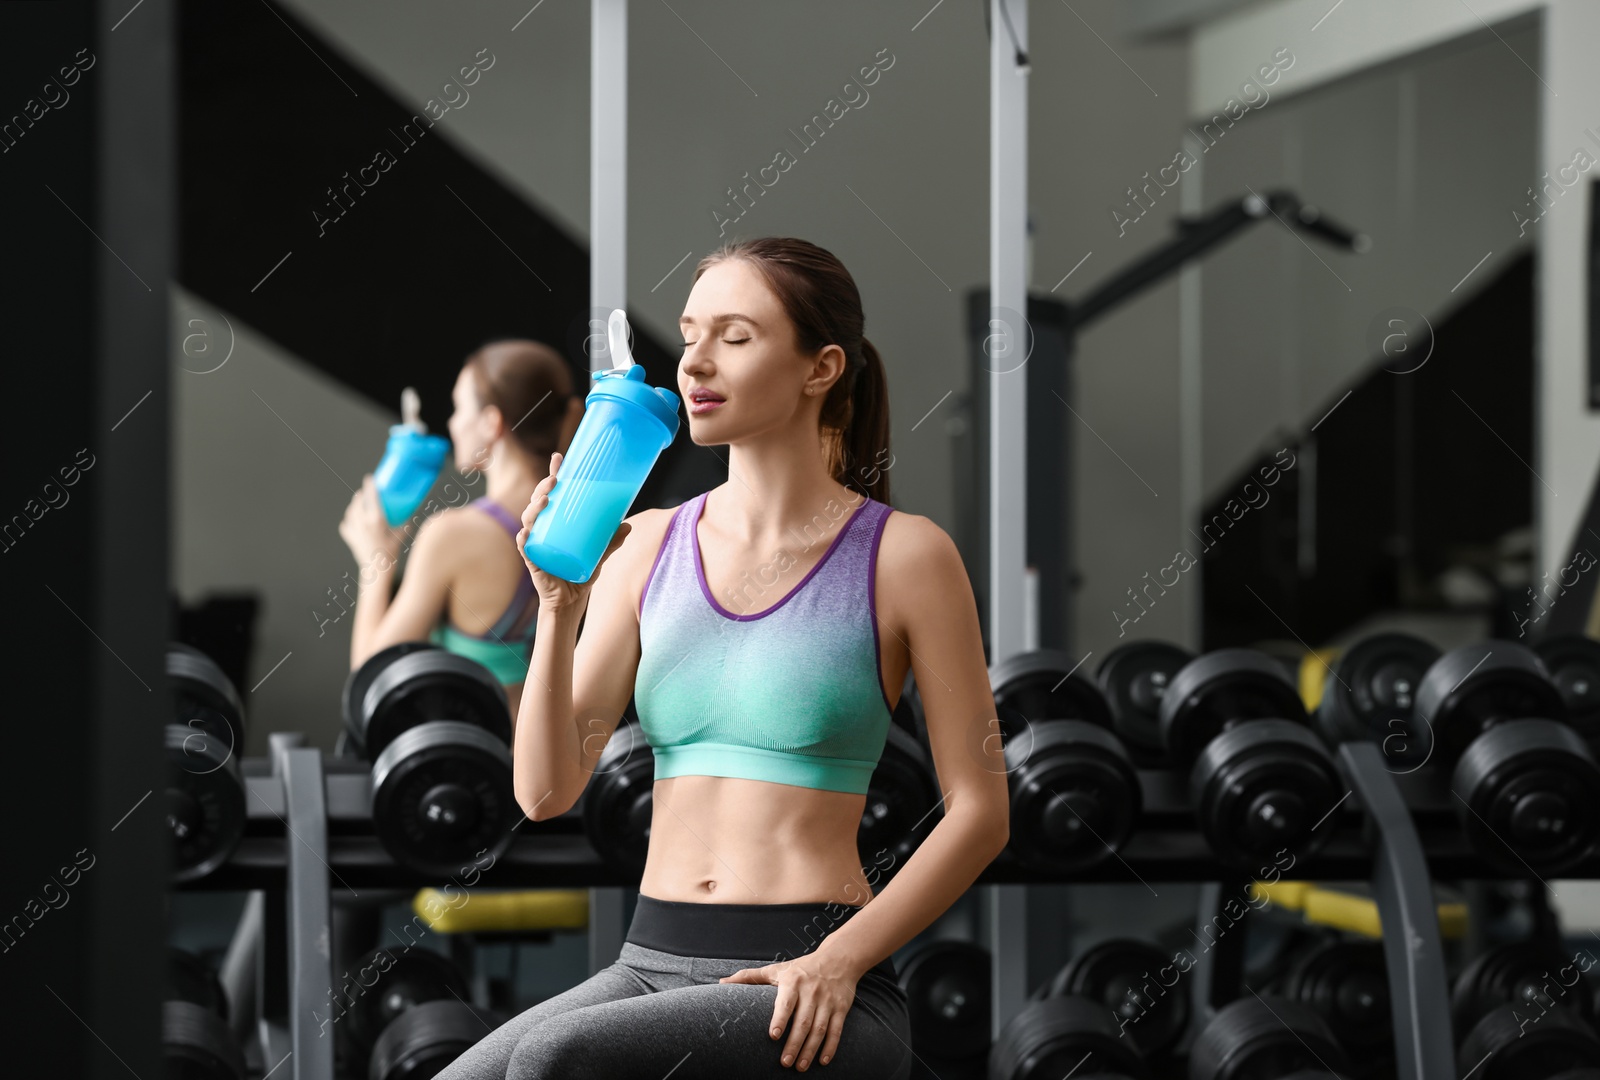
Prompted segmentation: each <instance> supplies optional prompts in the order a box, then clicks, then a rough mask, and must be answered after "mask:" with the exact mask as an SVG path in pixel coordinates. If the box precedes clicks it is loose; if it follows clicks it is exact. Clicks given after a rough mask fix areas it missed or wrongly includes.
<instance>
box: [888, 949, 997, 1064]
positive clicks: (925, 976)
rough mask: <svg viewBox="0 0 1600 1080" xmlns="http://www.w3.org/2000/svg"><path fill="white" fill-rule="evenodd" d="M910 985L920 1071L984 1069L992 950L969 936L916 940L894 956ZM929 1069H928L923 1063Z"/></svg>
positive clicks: (908, 996)
mask: <svg viewBox="0 0 1600 1080" xmlns="http://www.w3.org/2000/svg"><path fill="white" fill-rule="evenodd" d="M895 971H896V973H897V976H898V981H899V983H900V988H901V989H902V990H904V991H905V995H906V1010H907V1014H908V1016H909V1019H910V1026H911V1046H912V1048H913V1049H914V1050H915V1051H916V1054H917V1058H918V1059H920V1060H919V1064H918V1072H917V1073H916V1074H915V1075H919V1076H920V1075H930V1076H938V1077H941V1078H946V1080H953V1078H954V1077H956V1076H978V1075H981V1072H982V1068H983V1066H984V1063H985V1062H986V1061H987V1060H988V1056H989V1042H990V1039H989V1023H990V1010H991V1001H992V998H991V993H992V983H993V976H992V971H991V963H990V955H989V950H987V949H985V948H983V947H982V946H980V945H975V944H973V943H971V942H968V941H956V940H950V939H927V938H924V939H923V940H920V941H917V942H915V943H913V944H911V945H909V946H907V948H906V950H905V951H904V952H903V953H902V954H901V955H900V956H899V957H897V958H896V959H895ZM924 1068H925V1069H926V1070H929V1071H928V1072H927V1073H926V1074H924V1073H923V1072H922V1070H923V1069H924Z"/></svg>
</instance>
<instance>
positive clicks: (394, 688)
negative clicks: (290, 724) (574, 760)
mask: <svg viewBox="0 0 1600 1080" xmlns="http://www.w3.org/2000/svg"><path fill="white" fill-rule="evenodd" d="M415 645H417V643H415V642H408V643H406V644H405V645H397V646H393V647H391V648H389V649H385V650H383V651H382V652H380V653H377V654H375V655H374V656H372V657H371V658H369V659H368V660H367V662H366V663H364V664H362V665H361V667H360V668H359V669H357V671H356V672H355V674H354V676H353V677H352V679H351V680H350V682H349V683H347V685H346V690H347V692H350V694H353V687H355V686H363V685H364V686H365V691H364V692H363V693H362V694H361V698H360V704H359V705H357V706H355V708H356V713H355V730H354V731H352V733H351V735H352V739H353V740H354V741H355V743H356V745H357V746H358V747H359V748H360V750H361V752H362V754H363V756H364V757H365V758H366V759H367V760H368V761H370V762H371V763H372V825H373V829H374V831H375V832H376V833H377V835H378V839H379V841H380V842H381V843H382V844H383V846H384V849H385V850H387V851H388V852H389V854H390V855H392V856H393V857H394V859H395V861H397V862H399V863H402V864H404V865H406V866H408V867H411V868H412V869H415V870H417V871H419V872H421V873H425V874H438V875H448V874H450V873H451V872H453V871H454V870H456V868H458V867H459V866H461V864H462V863H463V862H465V861H471V860H473V859H478V858H481V857H482V856H483V854H484V853H485V852H488V853H489V855H490V857H491V858H493V857H498V856H499V855H500V854H501V853H502V852H503V851H504V850H505V848H506V846H507V845H508V844H509V843H510V841H511V830H512V829H513V828H514V827H515V825H516V823H517V822H518V820H519V819H520V818H521V817H522V812H521V809H520V808H519V807H518V806H517V802H516V797H515V795H514V793H513V789H512V781H511V751H510V749H509V747H508V745H507V744H508V743H509V742H510V739H511V713H510V710H509V709H508V708H507V706H506V698H505V691H504V690H503V689H502V688H501V686H500V684H499V682H498V681H497V680H496V679H495V677H494V676H493V674H491V673H490V672H489V670H488V669H487V668H485V667H484V666H483V665H482V664H479V663H478V662H476V661H474V660H470V659H468V658H467V657H464V656H459V655H457V654H455V653H451V652H446V651H445V650H443V649H439V648H435V647H433V646H424V647H421V648H416V647H412V646H415ZM347 696H349V695H348V694H347Z"/></svg>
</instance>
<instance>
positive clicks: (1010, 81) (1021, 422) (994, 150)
mask: <svg viewBox="0 0 1600 1080" xmlns="http://www.w3.org/2000/svg"><path fill="white" fill-rule="evenodd" d="M988 2H989V4H990V12H989V15H990V18H989V25H990V34H989V281H990V304H991V305H992V308H991V311H990V313H989V330H990V335H989V341H990V342H992V347H991V346H988V345H986V347H985V350H986V354H987V356H988V358H989V368H990V370H989V373H988V376H987V377H988V378H989V380H990V393H989V553H990V554H989V627H990V630H989V634H990V636H989V641H990V657H989V659H990V663H991V664H997V663H1000V662H1001V661H1002V660H1004V659H1006V658H1007V657H1009V656H1012V655H1014V654H1016V653H1018V652H1021V651H1023V650H1024V649H1025V648H1026V627H1025V623H1026V614H1025V611H1026V609H1025V606H1024V587H1023V578H1024V572H1025V569H1024V564H1025V562H1026V555H1027V552H1026V543H1027V507H1026V505H1025V503H1026V492H1027V490H1028V486H1027V480H1028V477H1027V472H1026V461H1025V455H1024V452H1023V451H1024V448H1025V447H1026V446H1027V427H1026V424H1027V411H1026V404H1027V403H1026V396H1025V392H1026V390H1027V372H1026V371H1025V370H1024V364H1025V361H1026V357H1027V350H1028V349H1029V348H1030V347H1031V345H1032V333H1031V331H1030V329H1029V327H1028V325H1027V311H1028V281H1027V229H1028V78H1027V67H1026V66H1025V65H1024V64H1022V63H1020V62H1019V54H1022V55H1026V53H1027V49H1028V0H988ZM989 889H990V890H991V891H990V896H989V905H988V910H989V912H990V918H989V920H988V930H989V938H990V942H989V944H990V948H989V952H990V956H991V962H992V964H993V967H994V1015H993V1018H992V1020H993V1034H994V1037H995V1038H999V1035H1000V1029H1001V1027H1002V1026H1003V1025H1004V1023H1005V1021H1006V1020H1008V1019H1010V1018H1011V1017H1012V1016H1014V1015H1016V1013H1017V1012H1018V1011H1019V1010H1021V1008H1022V1007H1023V1005H1024V1004H1025V1002H1026V1000H1027V978H1028V973H1027V969H1026V964H1025V962H1024V960H1025V957H1026V953H1025V951H1024V950H1022V949H1020V948H1019V947H1018V946H1019V942H1018V940H1017V939H1016V935H1017V934H1024V935H1025V934H1026V932H1027V919H1026V915H1027V894H1026V891H1025V889H1024V888H1023V887H1011V888H1006V887H1004V886H998V885H993V886H989ZM1002 889H1004V890H1005V891H1004V892H1002V891H1001V890H1002Z"/></svg>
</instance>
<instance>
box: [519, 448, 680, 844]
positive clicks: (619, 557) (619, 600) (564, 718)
mask: <svg viewBox="0 0 1600 1080" xmlns="http://www.w3.org/2000/svg"><path fill="white" fill-rule="evenodd" d="M559 468H560V461H559V455H557V456H556V458H555V459H554V460H553V461H552V468H551V473H550V475H549V476H548V477H547V478H546V479H544V480H542V481H540V483H539V486H538V487H536V488H535V489H534V493H533V499H532V501H531V502H529V504H528V508H527V509H526V510H525V511H524V512H523V515H522V521H523V528H522V532H521V533H520V534H519V535H518V537H517V550H518V551H519V552H520V551H522V550H523V545H524V544H525V543H526V542H527V534H528V530H529V528H530V527H531V526H532V524H533V519H534V518H535V517H536V516H537V515H538V513H539V511H540V510H541V509H543V508H544V506H545V502H546V499H547V496H548V493H549V490H550V489H551V488H552V487H554V486H555V475H556V472H557V471H558V470H559ZM644 513H650V511H644ZM641 516H642V514H637V515H635V516H634V517H633V518H630V519H629V520H628V521H625V522H623V524H622V525H621V527H620V528H618V530H617V533H616V535H615V536H614V537H613V538H612V540H611V544H610V545H609V546H608V547H607V548H606V553H605V555H604V556H602V557H601V560H600V563H599V565H598V566H597V567H596V569H595V573H594V575H593V576H591V578H590V579H589V581H588V582H585V583H583V584H581V585H578V584H573V583H572V582H568V581H563V580H561V579H560V578H556V577H552V576H551V575H549V574H546V573H545V572H544V571H543V570H540V569H539V568H538V567H536V566H534V565H533V564H532V563H528V570H529V573H530V574H531V575H532V577H533V582H534V587H535V588H536V589H537V590H538V592H539V615H538V624H537V627H536V629H535V631H534V637H533V655H532V656H531V657H530V660H529V664H528V678H527V681H526V682H525V683H524V684H523V689H522V704H521V707H520V709H519V710H518V715H517V726H516V732H515V734H514V736H513V738H512V747H511V758H512V785H513V791H514V793H515V795H516V799H517V804H518V805H519V806H521V807H522V810H523V813H525V814H527V816H528V817H529V818H531V819H532V820H534V821H545V820H548V819H550V818H553V817H559V816H560V815H561V814H564V813H566V812H567V811H568V810H569V809H571V808H572V806H573V805H574V804H575V803H576V802H577V801H578V796H579V795H581V794H582V793H583V789H584V786H585V785H586V784H587V783H588V782H589V777H590V776H591V775H593V773H594V768H595V763H596V762H597V761H598V760H599V758H600V753H601V751H603V750H604V749H605V746H606V743H607V742H608V741H609V740H610V738H611V733H612V732H613V731H615V730H616V727H617V724H618V722H619V721H620V720H621V719H622V713H623V711H624V710H625V709H626V708H627V706H628V701H629V699H630V698H631V697H632V696H633V680H634V675H635V673H636V672H637V670H638V666H639V623H638V620H637V619H636V618H635V617H634V614H633V611H632V607H631V604H630V602H629V599H628V593H629V591H630V590H629V584H630V582H631V580H632V578H633V577H634V576H635V575H634V574H632V573H631V572H630V569H631V568H632V567H633V566H634V564H635V563H636V562H637V559H636V558H635V557H634V556H636V555H637V554H638V552H637V551H635V550H632V549H634V548H640V547H642V545H641V544H640V543H637V542H636V543H634V544H632V545H629V544H628V543H627V542H626V541H627V538H628V537H629V535H630V534H631V533H632V532H633V523H634V522H635V521H637V520H638V519H639V518H640V517H641ZM652 554H653V553H652ZM524 561H525V562H526V556H524ZM607 567H609V570H608V569H607ZM602 571H604V572H602ZM586 616H587V617H586ZM580 623H581V624H582V625H583V636H582V640H581V641H580V640H579V636H578V627H579V624H580Z"/></svg>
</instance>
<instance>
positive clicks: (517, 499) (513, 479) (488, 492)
mask: <svg viewBox="0 0 1600 1080" xmlns="http://www.w3.org/2000/svg"><path fill="white" fill-rule="evenodd" d="M548 475H550V459H549V457H546V456H540V457H538V458H507V459H506V460H505V461H503V462H494V463H493V464H491V465H490V466H489V467H488V468H486V469H485V470H484V476H485V478H486V483H485V485H484V496H485V497H487V498H490V499H493V500H494V501H495V502H497V503H499V504H500V505H502V506H504V507H506V508H507V509H513V510H514V509H518V508H520V507H524V506H527V505H528V502H529V501H530V500H531V499H532V498H533V489H534V488H536V487H538V486H539V481H541V480H543V479H544V478H545V477H546V476H548Z"/></svg>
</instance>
